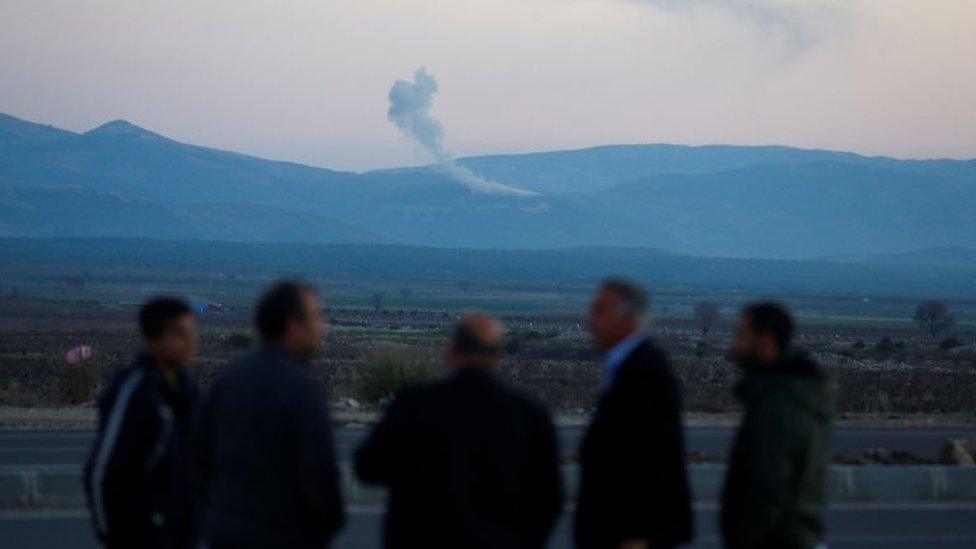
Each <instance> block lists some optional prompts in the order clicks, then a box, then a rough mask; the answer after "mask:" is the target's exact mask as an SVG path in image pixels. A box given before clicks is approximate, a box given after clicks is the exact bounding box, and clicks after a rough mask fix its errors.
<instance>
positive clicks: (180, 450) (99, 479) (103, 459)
mask: <svg viewBox="0 0 976 549" xmlns="http://www.w3.org/2000/svg"><path fill="white" fill-rule="evenodd" d="M139 326H140V328H141V330H142V335H143V337H144V340H145V349H144V351H143V353H142V354H140V355H139V357H138V358H137V359H136V360H135V362H134V363H133V364H132V365H131V366H130V367H128V368H126V369H125V370H123V371H122V372H121V373H120V374H119V375H117V376H116V377H115V379H113V380H112V381H111V382H110V383H109V384H108V386H107V388H106V390H105V392H104V394H103V395H102V396H101V398H100V399H99V401H98V411H99V420H98V436H97V437H96V439H95V445H94V447H93V448H92V453H91V456H90V457H89V459H88V462H87V464H86V465H85V488H86V490H87V492H88V502H89V506H90V507H91V512H92V518H93V520H94V522H95V531H96V532H97V534H98V537H99V538H100V539H101V540H102V541H103V542H104V543H105V546H106V547H109V548H117V547H126V548H129V547H140V548H143V547H145V548H176V547H179V548H184V547H185V548H188V547H191V546H192V544H193V541H194V520H193V518H194V513H193V510H192V509H193V505H192V503H193V501H194V498H193V494H192V486H193V483H192V480H191V477H190V470H191V468H190V462H189V454H188V452H187V440H188V432H189V429H190V424H191V422H192V416H193V414H194V413H195V407H196V404H197V400H198V397H197V395H198V393H197V387H196V383H195V382H194V381H193V379H192V378H191V377H190V376H189V375H187V373H186V371H185V368H186V366H187V364H189V363H190V362H191V361H192V360H193V358H194V356H195V355H196V350H197V336H196V326H195V321H194V318H193V314H192V313H191V312H190V307H189V306H188V305H187V304H186V303H185V302H183V301H182V300H179V299H174V298H157V299H153V300H151V301H149V302H148V303H146V304H145V305H143V307H142V309H141V311H140V312H139Z"/></svg>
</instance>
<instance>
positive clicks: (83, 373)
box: [61, 361, 98, 404]
mask: <svg viewBox="0 0 976 549" xmlns="http://www.w3.org/2000/svg"><path fill="white" fill-rule="evenodd" d="M97 383H98V381H97V379H96V377H95V367H94V365H92V363H91V361H85V362H80V363H78V364H75V365H73V366H70V368H69V370H68V374H67V375H66V376H64V379H63V381H62V385H61V389H62V392H63V393H64V399H65V400H66V401H67V402H68V403H69V404H84V403H86V402H88V401H89V400H91V398H92V396H94V394H95V386H96V385H97Z"/></svg>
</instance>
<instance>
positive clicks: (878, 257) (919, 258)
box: [822, 247, 976, 267]
mask: <svg viewBox="0 0 976 549" xmlns="http://www.w3.org/2000/svg"><path fill="white" fill-rule="evenodd" d="M822 259H823V260H824V261H833V262H838V263H865V264H871V265H933V266H943V267H976V249H967V248H954V247H946V248H927V249H924V250H914V251H911V252H904V253H897V254H874V255H827V256H824V257H823V258H822Z"/></svg>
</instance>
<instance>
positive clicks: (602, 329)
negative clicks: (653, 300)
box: [589, 279, 648, 351]
mask: <svg viewBox="0 0 976 549" xmlns="http://www.w3.org/2000/svg"><path fill="white" fill-rule="evenodd" d="M647 309H648V300H647V294H646V293H645V292H644V289H643V288H641V286H640V285H639V284H636V283H634V282H630V281H627V280H619V279H610V280H605V281H603V282H602V283H601V284H600V287H599V288H598V289H597V291H596V294H595V295H594V296H593V301H592V302H590V317H589V326H590V332H591V333H592V334H593V344H594V345H595V346H596V348H597V349H599V350H601V351H605V350H607V349H609V348H611V347H613V346H614V345H616V344H617V343H619V342H620V341H621V340H623V339H625V338H626V337H627V336H629V335H631V334H633V333H634V332H637V331H638V330H640V329H642V328H643V327H644V321H645V317H646V313H647Z"/></svg>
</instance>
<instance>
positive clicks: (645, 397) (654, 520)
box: [574, 280, 692, 549]
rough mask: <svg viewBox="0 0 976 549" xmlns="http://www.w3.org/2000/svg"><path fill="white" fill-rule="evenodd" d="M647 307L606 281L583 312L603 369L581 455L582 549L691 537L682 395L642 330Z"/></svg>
mask: <svg viewBox="0 0 976 549" xmlns="http://www.w3.org/2000/svg"><path fill="white" fill-rule="evenodd" d="M646 309H647V298H646V296H645V294H644V291H643V290H642V289H641V288H640V287H639V286H637V285H635V284H632V283H629V282H626V281H620V280H608V281H605V282H604V283H603V284H602V285H601V286H600V288H599V290H598V291H597V293H596V296H595V297H594V298H593V302H592V304H591V306H590V318H589V325H590V331H591V332H592V334H593V342H594V344H595V346H596V348H597V349H598V350H599V351H600V352H601V353H603V369H602V371H601V377H600V387H599V390H600V396H599V400H598V402H597V408H596V413H595V414H594V416H593V421H592V423H591V424H590V427H589V429H587V431H586V434H585V435H584V437H583V443H582V448H581V449H580V465H581V478H580V491H579V502H578V504H577V508H576V517H575V525H574V526H575V534H576V545H577V547H579V548H581V549H591V548H593V549H595V548H599V549H604V548H606V549H609V548H613V549H617V548H627V549H631V548H634V549H636V548H657V547H674V546H676V545H679V544H682V543H686V542H688V541H690V539H691V536H692V516H691V503H690V499H689V495H688V481H687V478H686V475H685V465H684V441H683V437H682V430H681V394H680V389H679V387H678V383H677V381H676V379H675V377H674V374H673V373H672V371H671V366H670V364H669V362H668V358H667V356H665V354H664V353H663V352H662V351H661V350H659V349H658V348H657V347H656V346H654V345H653V344H652V343H651V341H650V340H649V338H648V336H647V334H646V333H645V332H644V330H643V326H642V317H643V316H644V314H645V311H646Z"/></svg>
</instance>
